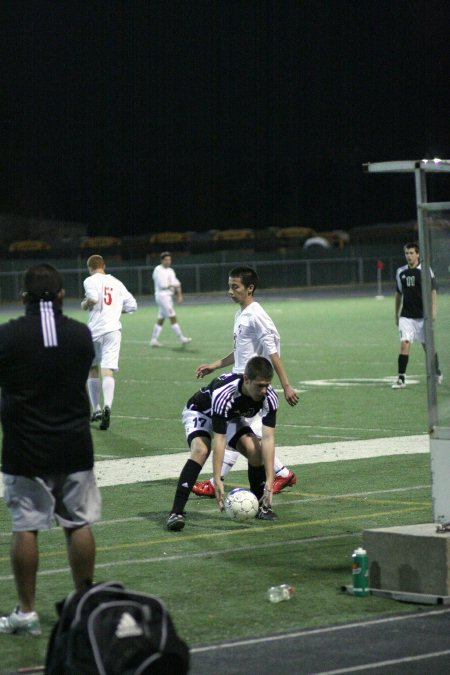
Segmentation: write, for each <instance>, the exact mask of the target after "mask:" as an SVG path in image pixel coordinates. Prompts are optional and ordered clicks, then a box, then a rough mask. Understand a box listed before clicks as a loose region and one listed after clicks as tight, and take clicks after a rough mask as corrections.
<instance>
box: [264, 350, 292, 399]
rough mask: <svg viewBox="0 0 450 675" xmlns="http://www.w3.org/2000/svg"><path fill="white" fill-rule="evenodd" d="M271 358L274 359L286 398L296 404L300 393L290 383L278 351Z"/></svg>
mask: <svg viewBox="0 0 450 675" xmlns="http://www.w3.org/2000/svg"><path fill="white" fill-rule="evenodd" d="M270 360H271V361H272V365H273V368H274V370H275V372H276V374H277V375H278V379H279V380H280V382H281V386H282V387H283V391H284V398H285V399H286V401H287V402H288V403H289V405H291V406H294V405H297V403H298V394H297V392H296V391H295V389H294V387H292V386H291V385H290V384H289V380H288V376H287V374H286V371H285V369H284V365H283V362H282V360H281V356H280V355H279V354H278V353H275V354H271V355H270Z"/></svg>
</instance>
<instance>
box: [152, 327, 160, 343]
mask: <svg viewBox="0 0 450 675" xmlns="http://www.w3.org/2000/svg"><path fill="white" fill-rule="evenodd" d="M161 331H162V326H160V325H159V323H155V325H154V326H153V333H152V340H157V339H158V338H159V335H160V333H161Z"/></svg>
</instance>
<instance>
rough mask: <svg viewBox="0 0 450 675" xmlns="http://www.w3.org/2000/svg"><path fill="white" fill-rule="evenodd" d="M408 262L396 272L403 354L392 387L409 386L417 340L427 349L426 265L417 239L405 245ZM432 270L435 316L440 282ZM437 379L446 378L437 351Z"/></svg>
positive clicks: (433, 314)
mask: <svg viewBox="0 0 450 675" xmlns="http://www.w3.org/2000/svg"><path fill="white" fill-rule="evenodd" d="M403 251H404V253H405V258H406V265H403V266H402V267H399V268H398V269H397V272H396V274H395V280H396V293H395V322H396V324H397V326H398V329H399V333H400V354H399V356H398V377H397V381H396V382H395V383H394V384H393V385H392V389H404V387H405V386H406V382H405V374H406V367H407V365H408V359H409V352H410V349H411V344H412V343H413V342H415V341H416V342H421V343H422V346H423V348H424V349H425V333H424V325H423V302H422V283H421V274H422V266H421V264H420V251H419V246H418V244H417V243H408V244H405V246H404V247H403ZM430 272H431V307H432V320H433V321H434V320H435V318H436V305H437V284H436V278H435V276H434V274H433V272H432V271H431V270H430ZM435 368H436V379H437V382H438V384H441V382H442V379H443V378H442V373H441V371H440V369H439V360H438V356H437V354H436V362H435Z"/></svg>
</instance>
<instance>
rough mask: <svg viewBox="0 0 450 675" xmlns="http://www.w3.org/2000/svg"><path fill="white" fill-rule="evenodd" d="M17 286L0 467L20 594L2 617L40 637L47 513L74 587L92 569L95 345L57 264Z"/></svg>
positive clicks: (0, 371) (6, 343)
mask: <svg viewBox="0 0 450 675" xmlns="http://www.w3.org/2000/svg"><path fill="white" fill-rule="evenodd" d="M24 289H25V291H24V293H23V301H24V304H25V306H26V309H25V316H23V317H21V318H19V319H15V320H12V321H9V322H8V323H6V324H3V325H1V326H0V387H1V423H2V429H3V446H2V471H3V485H4V495H5V501H6V503H7V505H8V507H9V509H10V512H11V516H12V532H13V533H12V546H11V562H12V568H13V572H14V576H15V580H16V586H17V591H18V595H19V606H18V607H17V608H16V610H14V611H13V612H12V614H11V615H9V616H4V617H0V633H30V634H33V635H39V634H40V632H41V631H40V624H39V617H38V615H37V613H36V611H35V607H34V605H35V589H36V575H37V568H38V543H37V539H38V532H39V530H43V529H48V528H50V527H51V526H52V521H53V518H55V519H56V521H57V522H58V524H59V525H61V526H62V527H63V528H64V531H65V534H66V538H67V546H68V557H69V563H70V566H71V571H72V577H73V581H74V584H75V587H76V588H80V587H82V586H83V584H84V583H86V582H89V581H91V580H92V578H93V574H94V562H95V541H94V537H93V534H92V531H91V528H90V525H91V523H93V522H95V521H96V520H98V518H99V517H100V495H99V491H98V488H97V486H96V483H95V477H94V473H93V464H94V457H93V454H94V453H93V445H92V438H91V434H90V429H89V414H90V410H89V401H88V398H87V393H86V380H87V376H88V372H89V368H90V365H91V362H92V359H93V357H94V349H93V345H92V338H91V334H90V331H89V329H88V328H87V327H86V326H85V325H84V324H82V323H80V322H78V321H74V320H73V319H69V318H68V317H66V316H64V314H63V313H62V300H63V297H64V290H63V288H62V279H61V276H60V274H59V273H58V271H57V270H56V269H55V268H53V267H52V266H51V265H47V264H39V265H35V266H34V267H31V268H30V269H29V270H28V271H27V272H26V274H25V278H24Z"/></svg>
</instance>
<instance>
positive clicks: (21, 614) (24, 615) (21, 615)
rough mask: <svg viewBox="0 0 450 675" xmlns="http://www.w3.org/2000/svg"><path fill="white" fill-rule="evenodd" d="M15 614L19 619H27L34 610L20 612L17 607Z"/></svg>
mask: <svg viewBox="0 0 450 675" xmlns="http://www.w3.org/2000/svg"><path fill="white" fill-rule="evenodd" d="M16 614H17V616H18V617H19V619H28V618H30V617H31V615H32V614H34V610H31V612H22V610H21V609H17V610H16Z"/></svg>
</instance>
